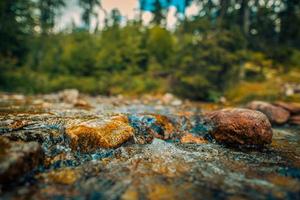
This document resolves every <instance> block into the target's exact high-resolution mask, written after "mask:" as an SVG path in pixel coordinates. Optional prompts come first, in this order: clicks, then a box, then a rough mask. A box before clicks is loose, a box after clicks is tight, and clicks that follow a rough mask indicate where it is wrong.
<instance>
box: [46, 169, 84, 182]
mask: <svg viewBox="0 0 300 200" xmlns="http://www.w3.org/2000/svg"><path fill="white" fill-rule="evenodd" d="M43 177H44V178H45V179H46V182H54V183H58V184H64V185H71V184H73V183H75V182H76V181H77V179H78V178H79V174H78V172H77V170H74V169H68V168H66V169H61V170H56V171H51V172H49V173H48V174H46V175H44V176H43Z"/></svg>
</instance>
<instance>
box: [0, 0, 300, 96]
mask: <svg viewBox="0 0 300 200" xmlns="http://www.w3.org/2000/svg"><path fill="white" fill-rule="evenodd" d="M66 2H67V0H26V1H24V0H1V1H0V38H1V40H0V71H1V73H0V91H4V92H21V93H26V94H36V93H49V92H55V91H59V90H61V89H65V88H77V89H78V90H79V91H80V92H83V93H88V94H92V95H93V94H102V95H117V94H124V95H140V94H145V93H150V94H163V93H166V92H170V93H174V94H176V95H177V96H179V97H183V98H189V99H193V100H201V101H218V100H219V99H220V98H221V97H223V96H225V97H226V98H228V99H230V100H236V101H248V100H251V99H254V98H256V99H259V98H261V99H267V100H272V99H276V98H284V97H282V95H281V94H282V93H281V91H279V88H278V87H283V83H286V82H292V83H299V82H300V76H299V75H300V73H299V71H300V1H299V0H185V1H184V0H183V1H174V0H173V1H171V0H148V1H147V0H140V1H139V12H140V15H139V16H137V17H136V18H135V19H133V20H126V21H124V17H123V16H122V13H121V12H120V11H119V10H117V9H114V10H112V11H111V12H107V11H106V10H105V8H103V6H102V4H101V0H78V1H76V2H77V4H78V6H80V8H81V9H82V13H81V19H82V22H83V25H82V26H77V25H75V24H72V25H71V26H68V27H66V28H65V29H63V30H59V31H58V30H57V29H56V28H55V27H56V22H57V19H58V18H59V13H60V12H61V11H62V10H64V8H65V6H66ZM192 3H193V4H196V5H197V7H198V8H199V12H198V14H197V15H195V16H186V14H185V9H186V8H187V7H188V6H189V5H191V4H192ZM171 6H173V7H174V6H175V7H176V9H177V13H176V17H177V23H176V25H175V27H174V28H171V29H170V28H167V27H166V15H167V13H168V11H169V9H170V7H171ZM95 8H100V9H101V10H102V11H103V12H101V13H100V14H103V15H104V17H105V20H104V21H103V22H101V23H103V24H101V28H99V27H100V26H98V25H99V24H98V25H97V26H96V27H94V26H93V27H92V26H91V21H92V19H93V18H95V17H97V15H99V13H97V12H95ZM144 12H151V13H152V20H151V22H150V23H149V24H144V23H143V20H142V18H141V17H140V16H142V14H143V13H144ZM98 23H100V22H98ZM241 96H242V97H241ZM298 96H299V95H298ZM293 98H299V99H300V97H293Z"/></svg>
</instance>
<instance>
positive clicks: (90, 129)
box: [66, 116, 133, 152]
mask: <svg viewBox="0 0 300 200" xmlns="http://www.w3.org/2000/svg"><path fill="white" fill-rule="evenodd" d="M66 133H67V136H68V137H69V139H70V144H71V148H72V149H73V150H79V151H82V152H91V151H94V150H96V149H98V148H116V147H119V146H120V145H121V144H123V143H124V142H126V141H128V140H129V139H130V138H131V137H132V136H133V128H132V127H131V126H129V124H128V123H127V117H125V116H118V117H112V118H110V119H109V120H103V121H90V122H86V123H82V124H79V125H75V126H71V127H69V128H67V129H66Z"/></svg>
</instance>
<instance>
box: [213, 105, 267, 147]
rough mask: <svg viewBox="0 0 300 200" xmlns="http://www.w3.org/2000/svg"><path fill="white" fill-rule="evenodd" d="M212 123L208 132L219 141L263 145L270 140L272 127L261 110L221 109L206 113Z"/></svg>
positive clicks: (233, 143)
mask: <svg viewBox="0 0 300 200" xmlns="http://www.w3.org/2000/svg"><path fill="white" fill-rule="evenodd" d="M207 118H208V120H209V121H210V123H212V126H213V128H212V130H211V131H210V134H211V135H212V137H213V138H214V139H215V140H216V141H218V142H221V143H226V144H232V145H264V144H270V143H271V142H272V127H271V124H270V122H269V120H268V118H267V117H266V116H265V115H264V114H263V113H261V112H258V111H253V110H249V109H238V108H233V109H223V110H219V111H214V112H211V113H208V114H207Z"/></svg>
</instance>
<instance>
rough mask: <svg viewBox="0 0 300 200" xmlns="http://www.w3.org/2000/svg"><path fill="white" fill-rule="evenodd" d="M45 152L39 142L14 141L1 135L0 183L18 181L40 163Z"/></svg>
mask: <svg viewBox="0 0 300 200" xmlns="http://www.w3.org/2000/svg"><path fill="white" fill-rule="evenodd" d="M43 159H44V153H43V151H42V148H41V146H40V144H39V143H37V142H29V143H24V142H13V141H10V140H8V139H6V138H5V137H0V184H2V183H4V184H6V183H10V182H13V181H17V180H18V179H19V178H20V177H22V176H24V175H26V174H27V173H29V172H30V171H31V170H33V169H34V168H35V167H37V166H38V165H39V164H42V162H43Z"/></svg>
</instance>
